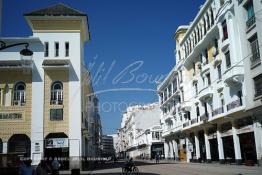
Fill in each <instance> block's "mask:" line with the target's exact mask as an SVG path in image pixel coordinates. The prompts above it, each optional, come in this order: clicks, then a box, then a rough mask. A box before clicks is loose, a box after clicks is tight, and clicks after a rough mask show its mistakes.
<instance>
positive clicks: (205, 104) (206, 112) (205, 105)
mask: <svg viewBox="0 0 262 175" xmlns="http://www.w3.org/2000/svg"><path fill="white" fill-rule="evenodd" d="M204 107H205V114H206V116H207V115H208V111H207V103H206V102H205V103H204Z"/></svg>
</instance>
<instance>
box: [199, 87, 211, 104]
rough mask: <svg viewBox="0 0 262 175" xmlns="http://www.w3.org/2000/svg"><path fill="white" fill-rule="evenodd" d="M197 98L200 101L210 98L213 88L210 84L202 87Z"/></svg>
mask: <svg viewBox="0 0 262 175" xmlns="http://www.w3.org/2000/svg"><path fill="white" fill-rule="evenodd" d="M198 96H199V100H201V101H207V100H209V99H211V98H212V97H213V89H212V87H211V86H207V87H205V88H203V89H202V90H201V91H200V92H199V94H198Z"/></svg>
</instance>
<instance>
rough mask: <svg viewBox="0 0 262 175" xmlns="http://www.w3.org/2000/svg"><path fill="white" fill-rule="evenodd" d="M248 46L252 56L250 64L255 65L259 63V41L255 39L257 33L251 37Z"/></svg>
mask: <svg viewBox="0 0 262 175" xmlns="http://www.w3.org/2000/svg"><path fill="white" fill-rule="evenodd" d="M249 42H250V48H251V52H252V56H251V58H250V61H251V66H255V65H257V64H258V63H260V52H259V43H258V40H257V35H255V36H254V37H252V38H251V39H250V40H249Z"/></svg>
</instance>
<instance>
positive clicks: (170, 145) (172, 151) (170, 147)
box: [169, 140, 174, 159]
mask: <svg viewBox="0 0 262 175" xmlns="http://www.w3.org/2000/svg"><path fill="white" fill-rule="evenodd" d="M169 153H170V158H171V159H174V149H173V143H172V140H171V141H169Z"/></svg>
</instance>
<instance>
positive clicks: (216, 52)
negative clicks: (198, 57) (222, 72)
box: [213, 39, 218, 56]
mask: <svg viewBox="0 0 262 175" xmlns="http://www.w3.org/2000/svg"><path fill="white" fill-rule="evenodd" d="M214 46H215V52H214V53H213V56H216V55H217V54H218V40H217V39H215V40H214Z"/></svg>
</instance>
